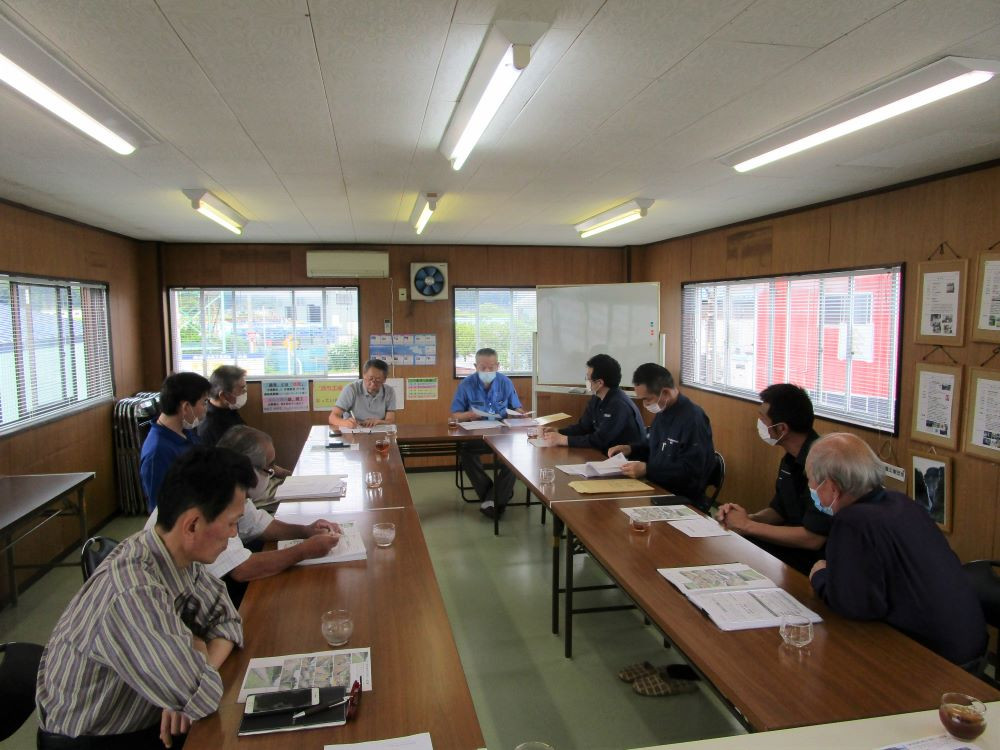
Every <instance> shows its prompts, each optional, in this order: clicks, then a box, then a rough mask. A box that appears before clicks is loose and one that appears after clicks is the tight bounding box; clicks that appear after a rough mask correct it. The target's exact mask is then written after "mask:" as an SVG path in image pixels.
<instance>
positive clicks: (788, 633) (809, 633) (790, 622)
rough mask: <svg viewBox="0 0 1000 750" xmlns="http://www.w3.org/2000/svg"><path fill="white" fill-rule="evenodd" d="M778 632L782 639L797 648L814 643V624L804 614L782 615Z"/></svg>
mask: <svg viewBox="0 0 1000 750" xmlns="http://www.w3.org/2000/svg"><path fill="white" fill-rule="evenodd" d="M778 632H779V633H781V640H783V641H784V642H785V643H787V644H788V645H789V646H794V647H795V648H805V647H806V646H808V645H809V644H810V643H812V639H813V625H812V623H811V622H810V621H809V618H808V617H804V616H803V615H782V616H781V627H779V628H778Z"/></svg>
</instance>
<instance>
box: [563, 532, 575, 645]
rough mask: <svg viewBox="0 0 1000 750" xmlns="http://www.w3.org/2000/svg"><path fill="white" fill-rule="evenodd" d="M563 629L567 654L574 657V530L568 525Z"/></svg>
mask: <svg viewBox="0 0 1000 750" xmlns="http://www.w3.org/2000/svg"><path fill="white" fill-rule="evenodd" d="M563 606H564V607H565V608H566V609H565V614H564V623H565V624H564V626H563V630H564V633H565V636H564V637H565V638H566V648H565V652H564V653H565V656H566V658H567V659H572V658H573V532H572V531H571V530H570V528H569V527H568V526H567V527H566V601H565V602H563Z"/></svg>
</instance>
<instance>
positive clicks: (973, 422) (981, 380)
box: [964, 367, 1000, 462]
mask: <svg viewBox="0 0 1000 750" xmlns="http://www.w3.org/2000/svg"><path fill="white" fill-rule="evenodd" d="M964 447H965V452H966V453H971V454H972V455H974V456H979V457H980V458H985V459H987V460H989V461H997V462H1000V371H997V370H986V369H983V368H981V367H976V368H973V369H972V370H970V371H969V399H968V404H967V405H966V415H965V445H964Z"/></svg>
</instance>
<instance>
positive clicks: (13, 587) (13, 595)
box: [4, 534, 17, 607]
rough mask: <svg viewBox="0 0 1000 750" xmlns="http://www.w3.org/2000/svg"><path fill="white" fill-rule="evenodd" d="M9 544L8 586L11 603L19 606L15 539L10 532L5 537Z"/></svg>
mask: <svg viewBox="0 0 1000 750" xmlns="http://www.w3.org/2000/svg"><path fill="white" fill-rule="evenodd" d="M4 539H5V541H6V544H7V588H8V591H9V595H10V603H11V604H12V605H13V606H15V607H16V606H17V573H16V572H15V571H14V540H13V538H12V537H11V535H10V534H7V536H6V537H5V538H4Z"/></svg>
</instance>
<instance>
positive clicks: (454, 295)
mask: <svg viewBox="0 0 1000 750" xmlns="http://www.w3.org/2000/svg"><path fill="white" fill-rule="evenodd" d="M460 289H461V290H466V289H474V290H475V291H477V292H478V291H482V290H486V291H490V290H492V291H510V292H515V291H528V290H530V291H533V292H535V329H536V330H535V333H536V334H537V333H538V330H537V328H538V287H536V286H512V285H490V286H458V285H457V284H456V285H454V286H452V288H451V374H452V378H453V379H454V380H465V378H467V377H469V374H466V375H459V373H458V370H457V368H456V366H455V360H456V358H457V356H458V336H457V335H456V330H455V327H456V325H457V324H458V322H457V321H458V319H457V316H456V311H455V306H456V305H457V304H458V291H459V290H460ZM498 354H499V352H498ZM534 356H535V352H534V351H533V352H532V364H534ZM536 369H537V368H536ZM501 372H503V374H504V375H506V376H507V377H508V378H510V379H511V380H513V379H514V378H532V377H534V372H529V373H523V374H518V375H514V374H511V373H509V372H507V371H504V370H501ZM470 374H471V373H470Z"/></svg>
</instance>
